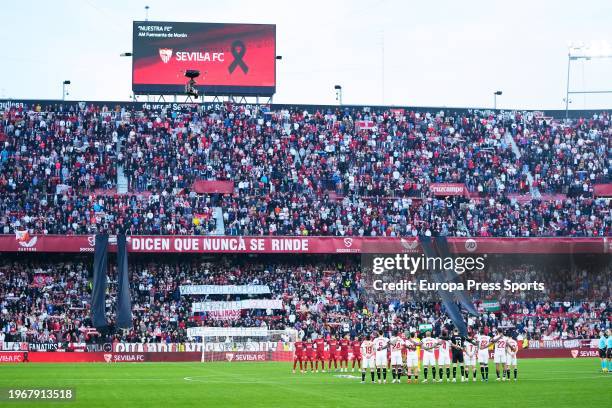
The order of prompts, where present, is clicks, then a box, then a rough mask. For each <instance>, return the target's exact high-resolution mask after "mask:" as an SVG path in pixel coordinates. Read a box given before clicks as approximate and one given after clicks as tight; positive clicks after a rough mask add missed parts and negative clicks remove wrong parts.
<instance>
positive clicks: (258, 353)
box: [198, 329, 298, 362]
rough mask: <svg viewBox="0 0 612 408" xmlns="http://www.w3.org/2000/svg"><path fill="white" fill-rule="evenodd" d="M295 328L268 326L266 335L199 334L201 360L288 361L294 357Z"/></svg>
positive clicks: (296, 334)
mask: <svg viewBox="0 0 612 408" xmlns="http://www.w3.org/2000/svg"><path fill="white" fill-rule="evenodd" d="M297 338H298V332H297V330H295V329H285V330H268V331H267V333H266V335H265V336H257V337H255V336H248V335H244V336H242V335H233V336H230V335H226V336H203V337H198V339H199V342H200V343H201V344H202V355H201V360H200V361H201V362H213V361H226V362H235V361H289V360H291V359H293V352H294V344H295V342H296V341H297Z"/></svg>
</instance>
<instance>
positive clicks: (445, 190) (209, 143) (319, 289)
mask: <svg viewBox="0 0 612 408" xmlns="http://www.w3.org/2000/svg"><path fill="white" fill-rule="evenodd" d="M0 106H3V108H2V110H0V141H1V142H2V145H1V151H0V233H2V234H4V235H3V236H2V239H3V240H2V242H0V246H1V247H0V250H2V251H3V252H7V253H10V252H18V251H20V252H19V253H13V254H7V255H6V256H4V255H3V257H2V259H1V260H0V280H1V281H2V285H0V336H2V338H1V339H0V344H2V341H7V342H8V341H11V342H39V343H44V342H50V343H57V342H63V343H95V342H102V343H108V342H129V343H139V342H166V343H177V342H186V341H188V340H189V337H188V335H187V330H188V328H190V327H198V326H209V327H215V326H222V327H243V328H244V327H266V328H267V329H270V330H285V329H295V330H297V331H298V333H299V335H300V337H309V336H312V335H313V334H314V333H317V334H318V335H321V334H323V335H326V334H330V333H331V334H334V335H345V334H348V335H350V336H356V335H362V334H364V333H369V332H371V331H373V330H375V328H376V327H380V326H381V325H385V324H396V325H400V326H401V327H399V328H400V329H402V328H406V329H407V328H408V327H416V326H418V325H420V324H431V325H432V327H433V329H434V332H435V333H436V334H439V333H440V330H442V328H444V327H445V326H448V327H450V320H449V319H448V317H446V316H445V312H444V310H443V308H442V306H441V303H440V302H427V301H423V302H420V301H418V300H417V299H414V300H413V301H399V300H398V301H394V302H383V301H380V302H379V301H376V300H375V299H371V298H369V297H368V296H367V294H366V293H365V292H364V290H363V283H362V279H361V274H360V268H359V256H358V255H354V254H353V255H350V254H342V255H325V254H321V255H316V256H315V255H300V257H299V258H296V257H290V256H287V255H286V256H275V257H266V256H265V255H261V254H260V255H257V254H253V255H249V256H248V258H244V257H242V258H240V257H237V256H234V255H227V256H216V257H213V256H212V255H210V254H208V255H206V256H205V255H189V256H185V255H181V256H178V255H150V256H149V255H146V254H145V255H143V254H137V255H134V256H132V257H131V259H130V264H129V277H130V294H131V299H132V305H133V308H132V312H133V327H132V328H131V329H129V330H124V331H121V330H118V329H116V328H115V327H114V322H113V318H112V316H113V311H112V309H113V305H114V299H115V297H116V286H117V282H116V271H115V269H116V267H113V268H111V270H110V272H109V282H110V285H109V290H108V304H107V312H108V314H109V323H110V324H109V329H108V330H105V331H104V332H100V331H98V330H96V329H95V328H94V327H92V322H91V320H90V310H89V308H90V305H91V289H92V288H91V259H90V257H87V256H86V255H83V254H67V253H65V254H54V255H49V254H46V255H44V254H34V253H32V254H30V253H27V252H28V249H32V248H35V246H36V241H38V242H39V244H40V242H44V239H50V238H47V237H53V236H54V235H62V236H68V237H64V238H65V239H66V241H65V242H68V239H69V238H70V237H72V236H74V237H77V236H86V237H88V238H93V235H94V234H100V233H102V234H111V235H114V234H117V233H126V234H128V236H139V235H146V236H158V235H159V236H168V235H174V236H181V235H196V236H240V237H244V236H259V237H274V236H278V237H325V236H330V237H341V238H345V239H347V240H346V241H344V243H345V245H346V246H347V247H350V246H351V244H350V243H352V239H353V238H355V239H358V238H364V237H370V238H371V237H375V238H379V237H386V238H400V237H407V238H413V237H417V236H425V237H438V236H445V237H460V238H480V239H493V238H539V237H542V239H549V240H554V239H563V238H589V239H600V240H601V241H596V242H601V248H600V249H598V251H596V252H598V253H602V254H603V253H607V251H608V250H609V249H608V248H607V245H608V241H607V240H608V239H609V238H610V236H612V229H611V227H612V213H611V209H612V206H611V204H612V203H611V197H612V188H611V186H612V184H611V181H610V169H611V167H612V160H610V156H609V152H610V149H611V148H612V144H611V138H610V136H611V123H610V120H611V118H610V114H609V113H608V112H594V113H590V114H588V115H583V116H581V117H577V118H574V119H569V120H565V119H558V118H555V117H552V116H546V115H545V114H544V113H542V112H518V111H516V112H500V111H488V112H483V111H476V110H474V111H472V110H467V109H466V110H444V109H427V110H426V109H410V108H402V109H400V108H384V107H379V108H366V107H338V106H327V107H313V106H311V107H308V106H295V107H291V106H274V105H272V106H267V105H260V106H256V105H237V104H230V103H227V104H216V105H208V106H206V105H181V106H178V108H177V109H170V108H169V109H152V108H147V107H146V106H145V104H136V103H125V104H119V103H117V104H115V103H67V104H60V103H57V102H33V101H32V102H22V103H9V102H6V103H3V104H2V105H0ZM544 237H546V238H544ZM56 239H63V238H61V237H57V238H56ZM9 241H10V242H9ZM58 242H59V244H58V245H60V246H61V245H62V244H61V243H62V242H64V241H58ZM92 242H93V241H91V242H90V244H91V245H93V244H92ZM551 242H552V241H551ZM41 245H42V244H41ZM91 245H89V247H88V248H89V250H90V251H93V249H92V248H91ZM466 245H467V243H466ZM85 246H87V244H85ZM9 247H10V248H9ZM13 247H15V248H17V249H12V248H13ZM66 248H67V247H66ZM466 248H467V246H466ZM602 248H603V249H602ZM86 250H87V248H86ZM53 252H61V248H60V249H55V250H53ZM70 252H73V251H70ZM74 252H79V251H78V250H77V251H74ZM81 252H83V250H81ZM288 252H291V251H288ZM608 262H609V261H608ZM500 268H502V269H499V270H498V272H499V273H501V274H506V275H511V274H515V273H529V271H526V269H528V268H529V267H528V266H525V265H521V264H520V263H517V262H514V263H510V264H507V265H505V266H500ZM503 268H506V269H503ZM606 270H607V271H609V263H608V264H606V263H605V262H604V263H603V264H602V263H601V262H600V263H594V264H593V266H592V267H590V269H588V270H586V269H585V271H584V276H585V278H584V281H581V282H580V284H581V285H582V286H581V285H577V286H576V287H580V288H582V289H581V290H585V291H589V290H590V291H591V293H589V298H592V299H596V301H593V302H581V301H576V299H581V298H584V296H582V297H581V295H584V293H581V294H580V295H578V294H577V295H576V296H575V297H571V298H563V299H561V298H559V297H556V296H555V292H554V290H555V282H554V281H552V282H550V283H551V287H552V289H551V290H550V291H549V292H548V293H547V294H546V295H545V296H541V297H540V298H539V299H534V300H531V299H525V300H523V301H516V300H514V299H504V298H503V297H501V298H497V299H495V302H497V304H498V306H499V308H498V309H497V310H496V312H495V313H493V312H490V313H489V312H487V310H485V309H482V308H481V309H480V310H481V311H482V312H483V313H482V314H481V315H480V316H479V317H477V318H475V317H472V316H469V317H468V316H467V315H466V316H465V318H466V321H468V325H469V326H470V327H473V328H475V329H478V330H479V329H481V328H484V329H485V331H487V332H488V331H491V330H493V329H494V328H496V327H498V326H503V327H515V328H516V329H517V331H518V332H519V333H520V335H521V336H524V338H529V339H544V340H554V339H580V338H584V339H590V338H595V337H597V336H598V334H599V331H600V330H601V328H603V327H605V325H606V322H608V321H609V319H610V307H611V304H610V287H609V281H607V282H606V281H602V278H605V276H606V274H605V273H602V274H599V272H601V271H606ZM560 273H562V272H560ZM598 274H599V275H598ZM587 276H588V278H587ZM189 284H195V285H265V286H267V287H268V288H269V289H270V292H269V293H268V294H267V295H266V297H265V298H266V299H267V300H281V301H282V307H280V308H267V309H256V308H255V309H243V310H241V311H240V313H230V314H222V315H215V314H214V313H210V312H209V313H207V312H203V313H197V312H194V311H193V310H191V308H192V302H193V301H195V299H194V297H193V296H190V295H184V294H181V293H180V290H179V287H180V286H181V285H189ZM564 293H567V292H564ZM245 299H262V297H261V296H255V295H228V294H225V295H211V296H208V297H207V298H206V300H208V301H215V300H216V301H241V300H245ZM490 300H491V299H488V298H487V297H486V295H484V294H483V295H482V296H480V295H478V294H477V295H476V296H475V301H476V305H481V304H482V303H484V302H486V301H490Z"/></svg>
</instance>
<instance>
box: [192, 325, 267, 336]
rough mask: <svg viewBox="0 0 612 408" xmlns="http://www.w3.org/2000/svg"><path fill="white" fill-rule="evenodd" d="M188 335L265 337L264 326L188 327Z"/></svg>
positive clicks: (265, 330) (265, 329)
mask: <svg viewBox="0 0 612 408" xmlns="http://www.w3.org/2000/svg"><path fill="white" fill-rule="evenodd" d="M187 336H189V337H223V336H231V337H267V336H268V329H267V328H266V327H190V328H188V329H187Z"/></svg>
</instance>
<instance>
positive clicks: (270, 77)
mask: <svg viewBox="0 0 612 408" xmlns="http://www.w3.org/2000/svg"><path fill="white" fill-rule="evenodd" d="M275 63H276V26H275V25H273V24H222V23H176V22H164V21H135V22H134V27H133V66H132V89H133V91H134V92H135V93H140V94H146V93H151V94H175V93H183V92H184V90H185V84H186V82H187V81H188V78H185V71H187V70H198V71H200V77H198V78H197V79H196V82H197V88H198V89H199V90H200V91H203V92H205V93H206V94H209V95H214V94H223V95H262V96H267V95H272V94H274V92H275V90H276V65H275Z"/></svg>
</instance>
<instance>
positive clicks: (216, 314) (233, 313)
mask: <svg viewBox="0 0 612 408" xmlns="http://www.w3.org/2000/svg"><path fill="white" fill-rule="evenodd" d="M208 316H209V317H210V318H211V319H213V320H227V321H235V320H238V319H240V316H241V311H240V310H213V311H210V312H208Z"/></svg>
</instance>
